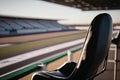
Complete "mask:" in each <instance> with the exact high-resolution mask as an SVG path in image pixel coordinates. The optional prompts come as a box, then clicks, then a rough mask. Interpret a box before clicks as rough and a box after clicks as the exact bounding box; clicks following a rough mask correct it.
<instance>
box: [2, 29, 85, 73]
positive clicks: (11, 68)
mask: <svg viewBox="0 0 120 80" xmlns="http://www.w3.org/2000/svg"><path fill="white" fill-rule="evenodd" d="M83 32H84V31H83ZM79 33H82V31H68V32H58V34H57V33H47V34H42V35H41V34H40V35H26V36H19V37H17V39H15V37H9V39H10V40H8V38H2V39H3V42H1V41H0V42H1V43H21V42H26V41H32V40H37V39H46V38H48V37H49V38H52V37H59V36H65V35H72V34H79ZM53 34H54V35H53ZM43 35H44V37H42V38H41V36H43ZM45 35H47V36H45ZM50 35H51V36H50ZM38 36H39V37H38ZM24 37H26V40H25V39H24ZM33 37H34V38H33ZM18 38H21V39H18ZM31 38H32V39H31ZM4 39H7V40H4ZM11 39H12V40H11ZM22 39H23V40H22ZM0 40H1V39H0ZM17 40H18V41H17ZM6 41H9V42H6ZM78 45H80V44H77V45H74V46H71V47H67V48H64V49H59V50H57V51H53V52H50V53H49V54H43V55H40V56H37V57H34V58H31V59H27V60H25V61H22V62H18V63H15V64H13V65H8V66H6V67H3V68H0V75H3V74H6V73H9V72H11V71H14V70H16V69H19V68H21V67H23V66H26V65H28V64H30V63H33V62H35V61H38V60H42V59H44V58H47V57H49V56H52V55H55V54H57V53H60V52H63V51H66V50H68V49H70V48H73V47H75V46H78ZM13 56H15V55H13ZM7 58H8V56H7Z"/></svg>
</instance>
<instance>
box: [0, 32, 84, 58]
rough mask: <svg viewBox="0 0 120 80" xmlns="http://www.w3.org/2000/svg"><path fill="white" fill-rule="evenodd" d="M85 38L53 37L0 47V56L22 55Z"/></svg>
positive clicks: (72, 36)
mask: <svg viewBox="0 0 120 80" xmlns="http://www.w3.org/2000/svg"><path fill="white" fill-rule="evenodd" d="M83 37H85V33H82V34H74V35H69V36H63V37H55V38H50V39H45V40H38V41H33V42H26V43H22V44H17V45H13V46H7V47H1V48H0V56H3V55H8V54H15V53H22V52H27V51H30V50H34V49H39V48H41V47H46V46H50V45H54V44H58V43H62V42H67V41H71V40H76V39H80V38H83Z"/></svg>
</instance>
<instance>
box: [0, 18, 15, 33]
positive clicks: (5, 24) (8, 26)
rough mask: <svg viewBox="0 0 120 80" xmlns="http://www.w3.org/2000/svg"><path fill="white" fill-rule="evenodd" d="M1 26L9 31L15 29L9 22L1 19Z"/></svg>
mask: <svg viewBox="0 0 120 80" xmlns="http://www.w3.org/2000/svg"><path fill="white" fill-rule="evenodd" d="M0 26H1V27H2V28H4V29H5V30H7V31H11V30H13V28H12V27H11V26H10V25H9V24H7V23H6V22H5V21H4V20H0Z"/></svg>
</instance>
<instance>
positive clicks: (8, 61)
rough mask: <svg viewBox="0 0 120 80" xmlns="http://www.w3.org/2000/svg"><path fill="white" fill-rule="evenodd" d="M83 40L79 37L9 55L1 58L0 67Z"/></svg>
mask: <svg viewBox="0 0 120 80" xmlns="http://www.w3.org/2000/svg"><path fill="white" fill-rule="evenodd" d="M84 40H85V39H84V38H83V39H79V40H74V41H70V42H66V43H62V44H58V45H54V46H50V47H46V48H42V49H39V50H35V51H31V52H28V53H24V54H21V55H17V56H13V57H10V58H7V59H3V60H0V68H3V67H6V66H9V65H12V64H14V63H18V62H22V61H24V60H27V59H30V58H33V57H37V56H40V55H43V54H46V53H47V54H48V53H50V52H53V51H56V50H59V49H64V48H66V47H70V46H74V45H77V44H80V43H83V42H84Z"/></svg>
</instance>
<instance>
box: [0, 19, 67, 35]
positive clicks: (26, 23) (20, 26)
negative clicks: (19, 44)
mask: <svg viewBox="0 0 120 80" xmlns="http://www.w3.org/2000/svg"><path fill="white" fill-rule="evenodd" d="M0 27H1V28H0V31H1V33H0V36H1V35H2V36H4V34H5V35H8V36H9V35H10V36H11V35H19V34H20V35H21V34H22V35H23V34H32V33H44V32H55V31H64V30H69V29H68V28H67V27H65V26H63V25H60V24H58V23H57V21H56V20H41V19H22V18H21V19H19V18H7V17H2V18H0Z"/></svg>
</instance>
